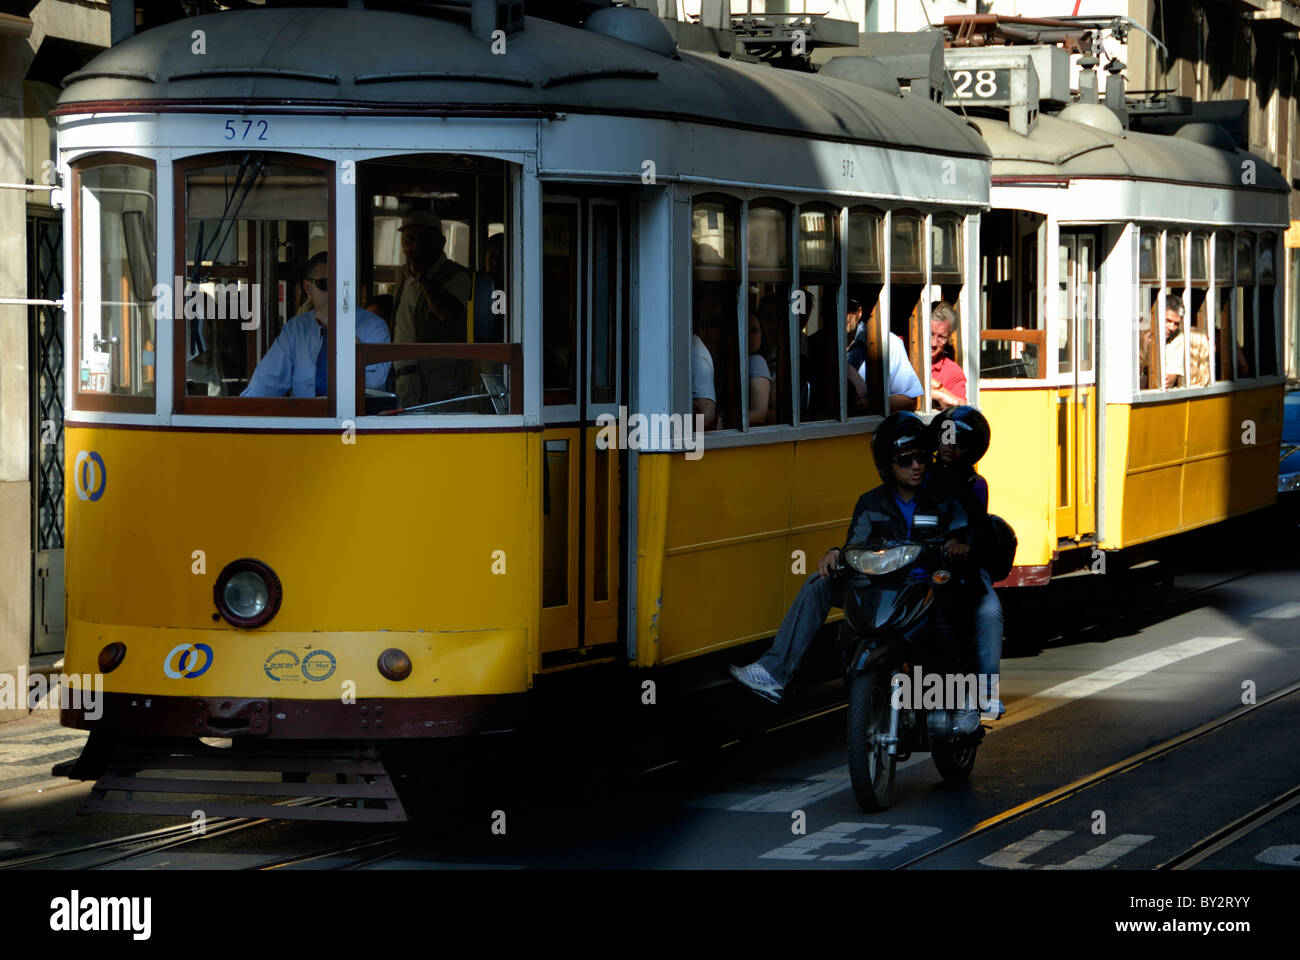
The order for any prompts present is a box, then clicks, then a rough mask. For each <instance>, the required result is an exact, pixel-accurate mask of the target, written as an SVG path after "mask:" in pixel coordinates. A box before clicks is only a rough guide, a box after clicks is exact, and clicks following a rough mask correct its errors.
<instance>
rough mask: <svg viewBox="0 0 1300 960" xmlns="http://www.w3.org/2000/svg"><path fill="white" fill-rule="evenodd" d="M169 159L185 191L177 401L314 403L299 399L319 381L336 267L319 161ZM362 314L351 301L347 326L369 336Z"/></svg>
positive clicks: (229, 407)
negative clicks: (352, 315) (353, 321)
mask: <svg viewBox="0 0 1300 960" xmlns="http://www.w3.org/2000/svg"><path fill="white" fill-rule="evenodd" d="M176 168H177V173H176V175H177V177H178V178H180V179H181V183H182V191H183V198H184V199H183V204H182V207H181V209H180V210H179V211H178V217H179V218H180V220H181V222H180V224H178V227H179V229H178V231H177V232H178V235H179V236H178V240H179V244H180V246H181V247H182V251H178V253H179V254H180V262H182V263H183V264H184V267H183V270H184V277H182V278H180V281H179V282H180V283H182V284H183V296H180V297H178V298H177V299H178V305H177V307H178V309H177V310H176V312H175V314H174V316H175V318H176V323H177V333H178V336H177V347H178V349H179V350H180V351H181V353H182V355H181V357H180V358H179V360H180V362H179V363H178V369H180V368H183V371H184V372H183V376H181V377H178V387H179V389H178V391H177V393H178V397H177V401H178V402H177V409H178V410H179V411H180V412H201V411H204V410H217V409H219V410H222V411H226V412H232V413H304V414H322V413H324V412H325V407H324V405H323V404H313V405H307V406H304V405H302V403H301V402H302V401H305V400H309V399H311V398H315V397H318V396H321V397H323V396H325V395H326V394H327V393H328V384H329V380H330V377H331V376H332V370H331V367H332V364H330V363H329V359H330V352H329V344H330V343H331V342H332V339H333V338H332V337H331V336H330V335H329V327H330V320H331V317H330V315H329V311H330V307H331V305H332V304H333V302H334V294H333V288H332V286H331V284H332V283H333V282H336V280H337V277H338V276H341V275H346V274H345V272H344V271H339V270H336V269H335V265H334V264H333V263H332V262H331V259H330V258H329V256H328V253H327V248H328V246H329V239H330V233H331V223H330V221H331V217H330V210H331V207H332V194H333V191H332V189H331V179H332V178H331V176H330V166H329V164H327V163H325V162H324V161H319V160H311V159H308V158H303V157H284V156H279V155H273V154H267V153H242V154H229V155H224V156H221V157H217V158H214V157H204V158H198V159H194V160H187V161H181V162H179V163H177V165H176ZM367 316H369V315H366V314H363V312H362V311H358V313H357V331H358V335H360V336H363V337H365V336H372V337H373V336H377V335H378V333H377V331H376V330H374V329H371V325H369V324H367V322H366V317H367ZM181 331H183V333H182V332H181ZM198 398H230V400H227V401H218V402H216V403H213V402H212V401H211V400H210V399H205V400H200V399H198ZM238 398H242V399H238ZM259 398H260V399H261V400H262V401H263V402H262V403H261V404H259V403H257V402H256V401H257V399H259ZM280 398H286V399H284V400H281V399H280ZM267 401H274V402H273V403H271V405H270V406H267V405H266V403H267Z"/></svg>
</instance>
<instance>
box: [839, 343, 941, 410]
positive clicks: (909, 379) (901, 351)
mask: <svg viewBox="0 0 1300 960" xmlns="http://www.w3.org/2000/svg"><path fill="white" fill-rule="evenodd" d="M861 356H862V361H861V362H860V363H859V364H858V367H857V369H854V368H853V367H852V366H851V365H849V366H848V380H849V385H850V386H851V387H852V388H853V390H854V392H855V393H856V395H857V397H856V400H855V406H854V411H853V412H854V413H866V412H868V409H869V406H868V398H867V360H866V350H865V349H863V351H862V353H861ZM888 389H889V408H890V410H891V411H893V410H915V409H916V406H917V398H918V397H922V396H924V395H925V387H923V386H921V381H920V379H919V378H918V377H917V375H916V371H915V370H913V369H912V364H911V361H909V360H908V359H907V347H906V345H905V344H904V343H903V338H902V337H900V336H899V335H898V334H896V333H892V332H891V333H890V334H889V388H888Z"/></svg>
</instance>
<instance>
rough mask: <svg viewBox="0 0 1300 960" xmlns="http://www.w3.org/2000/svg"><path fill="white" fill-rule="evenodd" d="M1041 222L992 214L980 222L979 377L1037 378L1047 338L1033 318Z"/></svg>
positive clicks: (1023, 216) (1014, 213)
mask: <svg viewBox="0 0 1300 960" xmlns="http://www.w3.org/2000/svg"><path fill="white" fill-rule="evenodd" d="M1043 219H1044V218H1043V217H1042V216H1041V215H1039V214H1034V213H1026V212H1023V211H1019V210H993V211H990V212H989V213H987V214H985V215H984V216H983V217H981V218H980V284H981V287H980V342H979V367H980V377H981V378H982V379H989V380H1004V379H1037V378H1039V377H1042V376H1043V363H1044V359H1043V358H1044V357H1045V356H1046V345H1047V333H1046V331H1045V330H1043V329H1042V324H1041V323H1040V320H1039V317H1040V314H1039V293H1038V291H1039V259H1038V235H1039V232H1040V230H1042V229H1043Z"/></svg>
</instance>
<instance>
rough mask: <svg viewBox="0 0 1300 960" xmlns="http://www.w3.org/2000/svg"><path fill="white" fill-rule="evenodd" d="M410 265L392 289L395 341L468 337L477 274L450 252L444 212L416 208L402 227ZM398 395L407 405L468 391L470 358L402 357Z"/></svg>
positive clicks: (397, 368)
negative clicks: (471, 301) (410, 358)
mask: <svg viewBox="0 0 1300 960" xmlns="http://www.w3.org/2000/svg"><path fill="white" fill-rule="evenodd" d="M398 231H399V233H400V234H401V237H402V254H403V256H405V257H406V269H405V270H404V271H403V273H402V279H401V280H400V281H398V284H397V289H396V290H395V291H394V292H393V342H394V343H467V342H468V341H469V336H468V333H469V317H468V313H467V305H468V303H469V294H470V288H471V286H472V280H471V278H470V273H469V271H468V270H466V269H465V268H464V267H462V266H461V265H460V264H459V263H456V262H455V261H454V260H450V259H448V257H447V254H446V252H445V247H446V246H447V238H446V235H445V234H444V233H443V231H442V220H441V218H440V217H439V216H438V215H437V214H436V213H434V212H432V211H427V210H417V211H414V212H412V213H408V214H407V215H406V216H405V217H403V218H402V224H401V226H400V227H398ZM393 369H394V371H395V372H396V374H397V399H398V401H399V402H400V403H401V404H402V406H404V407H413V406H416V405H418V404H424V403H436V402H438V401H441V400H448V399H451V398H454V397H458V396H461V395H463V394H468V393H469V387H470V383H469V379H470V374H471V372H472V370H473V363H472V362H471V361H466V360H435V359H423V360H398V361H397V362H396V363H394V364H393Z"/></svg>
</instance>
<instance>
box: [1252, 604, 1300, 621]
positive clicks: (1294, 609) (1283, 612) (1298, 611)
mask: <svg viewBox="0 0 1300 960" xmlns="http://www.w3.org/2000/svg"><path fill="white" fill-rule="evenodd" d="M1255 617H1256V618H1259V619H1263V620H1294V619H1295V618H1296V617H1300V603H1295V602H1292V603H1282V604H1279V605H1278V606H1276V607H1269V608H1268V609H1267V610H1261V611H1260V612H1259V613H1257V614H1255Z"/></svg>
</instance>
